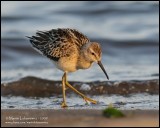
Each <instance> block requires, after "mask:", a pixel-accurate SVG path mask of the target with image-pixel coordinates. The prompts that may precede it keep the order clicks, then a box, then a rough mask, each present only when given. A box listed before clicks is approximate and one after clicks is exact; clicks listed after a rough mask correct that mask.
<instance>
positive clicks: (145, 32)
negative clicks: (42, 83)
mask: <svg viewBox="0 0 160 128" xmlns="http://www.w3.org/2000/svg"><path fill="white" fill-rule="evenodd" d="M1 7H2V9H1V11H2V13H1V27H2V29H1V33H2V34H1V50H2V52H1V83H4V82H5V83H7V82H10V81H15V80H18V79H19V78H22V77H25V76H36V77H40V78H44V79H50V80H61V76H62V74H63V73H62V72H61V71H59V70H58V69H56V68H55V66H54V65H53V64H52V62H51V61H49V60H48V59H47V58H44V57H42V56H41V55H40V54H39V53H37V52H36V51H35V50H34V49H33V48H32V47H31V45H30V43H29V41H28V39H27V38H26V37H25V36H31V35H33V34H35V32H36V31H37V30H50V29H52V28H58V27H60V28H64V27H69V28H76V29H78V30H79V31H81V32H82V33H84V34H85V35H87V36H88V37H89V38H90V39H91V41H97V42H99V43H100V44H101V45H102V52H103V56H102V62H103V65H104V67H105V68H106V70H107V73H108V74H109V77H110V80H111V81H123V80H128V81H129V80H153V79H159V2H155V1H152V2H151V1H150V2H136V1H132V2H113V1H112V2H110V1H108V2H107V1H106V2H99V1H97V2H89V1H83V2H58V1H57V2H47V1H43V2H9V1H8V2H4V1H2V2H1ZM69 80H71V81H82V82H84V81H85V82H87V81H97V80H99V81H106V80H107V79H106V77H105V75H104V74H103V72H102V71H101V69H100V68H99V67H98V65H96V64H94V65H93V66H92V67H91V68H90V69H87V70H79V71H77V72H74V73H71V74H69ZM146 84H147V83H146ZM138 95H141V94H138ZM102 97H103V96H102ZM102 97H99V98H102ZM115 97H116V96H115ZM115 97H114V98H115ZM143 97H145V96H144V95H143ZM147 97H148V99H149V97H152V95H147ZM153 97H154V98H155V100H156V103H157V101H158V100H159V99H158V96H157V95H153ZM19 98H22V97H17V99H19ZM97 98H98V97H97ZM121 98H124V97H121ZM154 98H151V99H150V101H149V102H150V103H151V104H152V105H153V106H156V105H157V104H156V105H155V104H154V101H155V100H154ZM2 99H3V102H2V103H3V104H2V103H1V105H3V106H2V107H9V104H8V102H10V100H9V99H12V97H10V98H8V97H2ZM22 99H23V98H22ZM25 100H26V101H28V102H29V101H32V100H33V99H25ZM41 100H44V99H41ZM48 100H49V102H50V101H51V100H50V99H48ZM113 100H114V99H113ZM129 100H130V99H129ZM129 100H128V101H127V102H129ZM134 100H135V102H136V103H137V104H134V105H133V106H136V105H138V106H139V99H136V98H135V99H134ZM145 100H146V101H147V99H145V98H144V101H145ZM12 101H13V102H14V101H16V97H13V99H12ZM71 101H74V100H72V99H71ZM71 101H69V102H71ZM31 103H32V102H31ZM78 103H79V102H78V101H77V104H78ZM113 103H114V101H113ZM5 104H6V105H5ZM7 104H8V106H7ZM18 104H19V105H20V106H21V107H22V106H23V107H24V106H25V105H26V103H23V102H22V103H20V102H17V104H15V105H16V106H17V107H18ZM44 104H45V103H44ZM50 104H51V105H50V106H52V102H50ZM79 104H81V103H79ZM107 104H108V102H107ZM143 104H144V106H146V108H149V106H147V103H146V104H145V103H144V102H142V103H141V108H142V109H143ZM12 105H13V104H12ZM55 105H56V104H55ZM13 106H14V105H13ZM30 106H32V107H33V108H34V103H33V104H32V105H30ZM73 106H74V105H73ZM99 106H101V107H103V105H99ZM131 106H132V105H131ZM37 107H38V106H37ZM40 107H41V105H40ZM42 107H43V105H42ZM52 107H53V106H52ZM77 107H78V106H77ZM83 107H84V106H83ZM122 108H125V107H124V106H123V107H122ZM137 108H138V107H137ZM144 108H145V107H144ZM153 108H154V107H153Z"/></svg>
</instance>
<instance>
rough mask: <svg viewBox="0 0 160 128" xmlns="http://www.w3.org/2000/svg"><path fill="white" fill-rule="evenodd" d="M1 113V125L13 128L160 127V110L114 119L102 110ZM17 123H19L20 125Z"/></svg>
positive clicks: (135, 113)
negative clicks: (81, 127)
mask: <svg viewBox="0 0 160 128" xmlns="http://www.w3.org/2000/svg"><path fill="white" fill-rule="evenodd" d="M1 112H2V114H1V118H2V119H1V125H2V126H13V127H22V126H68V127H69V126H88V127H89V126H90V127H98V126H99V127H100V126H101V127H103V126H107V127H113V126H119V127H120V126H121V127H125V126H132V127H133V126H134V127H137V126H150V127H151V126H153V127H158V126H159V110H125V111H123V113H124V114H125V115H126V117H123V118H112V119H109V118H106V117H104V116H102V110H95V109H89V110H87V109H85V110H83V109H79V110H71V109H59V110H54V109H31V110H27V109H24V110H23V109H21V110H17V109H8V110H7V109H2V110H1ZM7 122H8V123H7ZM9 122H10V123H9ZM17 122H19V124H18V123H17ZM22 122H23V124H22ZM27 122H28V123H27ZM29 122H30V124H29ZM11 123H12V124H11ZM20 123H21V124H20Z"/></svg>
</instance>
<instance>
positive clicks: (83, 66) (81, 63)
mask: <svg viewBox="0 0 160 128" xmlns="http://www.w3.org/2000/svg"><path fill="white" fill-rule="evenodd" d="M91 65H92V62H88V61H81V60H79V61H78V63H77V69H87V68H90V67H91Z"/></svg>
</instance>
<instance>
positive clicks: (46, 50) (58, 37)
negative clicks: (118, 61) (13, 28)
mask: <svg viewBox="0 0 160 128" xmlns="http://www.w3.org/2000/svg"><path fill="white" fill-rule="evenodd" d="M28 38H29V39H30V42H31V44H32V46H33V48H35V49H36V50H38V51H39V52H40V53H41V54H43V55H44V56H46V57H47V58H49V59H51V60H52V61H53V63H54V64H55V65H56V67H57V68H58V69H60V70H62V71H63V72H64V75H63V76H62V92H63V102H62V104H61V107H63V108H64V107H67V104H66V96H65V90H66V87H69V88H70V89H72V90H73V91H74V92H76V93H77V94H79V95H80V96H81V97H82V98H83V99H84V100H85V101H86V103H88V101H89V102H91V103H94V104H96V103H97V101H96V100H93V99H91V98H88V97H87V96H85V95H84V94H82V93H81V92H79V91H78V90H76V89H75V88H74V87H73V86H72V85H70V84H69V83H68V81H67V73H69V72H74V71H76V70H78V69H88V68H90V67H91V65H92V64H93V62H96V63H97V64H98V65H99V66H100V67H101V69H102V70H103V72H104V74H105V75H106V77H107V79H109V77H108V75H107V72H106V71H105V69H104V67H103V65H102V63H101V56H102V51H101V46H100V44H99V43H97V42H91V41H90V40H89V39H88V38H87V36H85V35H83V34H82V33H81V32H79V31H77V30H76V29H69V28H58V29H52V30H49V31H38V32H36V35H35V36H31V37H28Z"/></svg>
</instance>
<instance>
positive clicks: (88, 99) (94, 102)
mask: <svg viewBox="0 0 160 128" xmlns="http://www.w3.org/2000/svg"><path fill="white" fill-rule="evenodd" d="M82 98H83V99H84V100H85V102H86V104H88V101H89V102H91V103H93V104H97V101H96V100H93V99H91V98H88V97H86V96H83V97H82Z"/></svg>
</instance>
